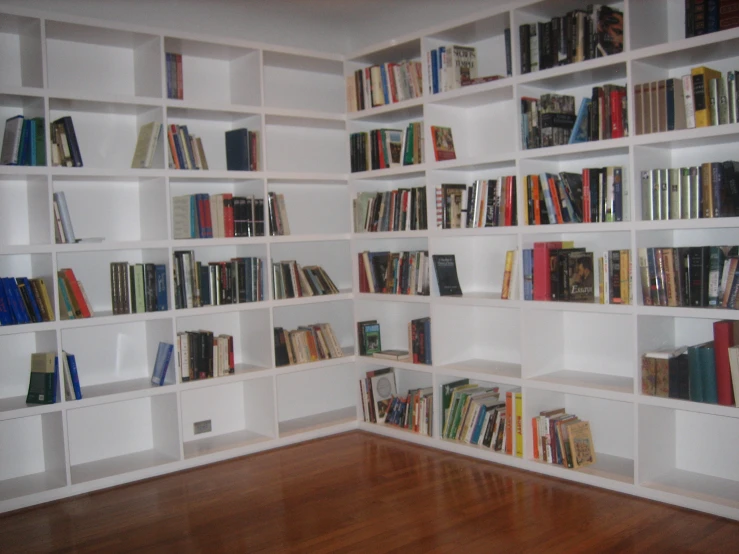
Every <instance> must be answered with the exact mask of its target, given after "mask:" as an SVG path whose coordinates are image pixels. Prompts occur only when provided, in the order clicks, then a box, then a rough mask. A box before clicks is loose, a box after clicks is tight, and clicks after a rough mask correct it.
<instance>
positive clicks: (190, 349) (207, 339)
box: [177, 330, 236, 382]
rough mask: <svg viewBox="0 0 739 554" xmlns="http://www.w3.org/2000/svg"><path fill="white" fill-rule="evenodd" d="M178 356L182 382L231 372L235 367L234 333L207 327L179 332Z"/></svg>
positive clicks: (221, 375) (220, 375)
mask: <svg viewBox="0 0 739 554" xmlns="http://www.w3.org/2000/svg"><path fill="white" fill-rule="evenodd" d="M177 359H178V361H179V367H180V377H181V379H182V381H183V382H186V381H196V380H199V379H210V378H213V377H223V376H225V375H231V374H233V373H234V371H235V368H236V366H235V364H234V342H233V337H232V336H231V335H226V334H220V335H215V334H214V333H213V332H212V331H204V330H200V331H182V332H179V333H177Z"/></svg>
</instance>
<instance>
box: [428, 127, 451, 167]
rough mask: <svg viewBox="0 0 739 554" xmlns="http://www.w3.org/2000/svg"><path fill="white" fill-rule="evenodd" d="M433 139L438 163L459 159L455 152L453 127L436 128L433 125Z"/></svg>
mask: <svg viewBox="0 0 739 554" xmlns="http://www.w3.org/2000/svg"><path fill="white" fill-rule="evenodd" d="M431 137H432V139H433V141H434V157H435V158H436V161H437V162H443V161H445V160H455V159H457V155H456V154H455V152H454V140H453V139H452V129H451V127H435V126H433V125H432V126H431Z"/></svg>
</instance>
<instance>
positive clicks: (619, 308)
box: [521, 299, 634, 314]
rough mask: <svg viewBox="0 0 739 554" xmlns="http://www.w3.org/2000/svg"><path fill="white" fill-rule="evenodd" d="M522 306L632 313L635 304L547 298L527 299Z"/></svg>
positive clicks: (558, 309) (559, 310)
mask: <svg viewBox="0 0 739 554" xmlns="http://www.w3.org/2000/svg"><path fill="white" fill-rule="evenodd" d="M521 304H522V306H523V307H524V309H526V310H548V311H555V312H580V313H601V314H631V313H633V312H634V306H632V305H630V304H600V303H599V302H598V301H597V299H596V302H555V301H551V302H549V301H546V300H543V301H542V300H525V301H522V303H521Z"/></svg>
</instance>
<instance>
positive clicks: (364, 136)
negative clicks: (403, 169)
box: [349, 122, 423, 173]
mask: <svg viewBox="0 0 739 554" xmlns="http://www.w3.org/2000/svg"><path fill="white" fill-rule="evenodd" d="M349 153H350V161H351V171H352V173H356V172H358V171H369V170H375V169H387V168H390V167H397V166H403V165H417V164H421V163H423V124H422V123H421V122H413V123H409V124H408V126H407V127H406V128H405V130H400V129H374V130H372V131H369V132H366V131H361V132H356V133H352V134H351V135H349Z"/></svg>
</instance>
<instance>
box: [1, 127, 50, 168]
mask: <svg viewBox="0 0 739 554" xmlns="http://www.w3.org/2000/svg"><path fill="white" fill-rule="evenodd" d="M44 127H45V125H44V118H43V117H33V118H25V117H23V116H22V115H16V116H14V117H10V118H8V119H7V120H5V131H4V132H3V145H2V149H0V165H46V143H45V141H44Z"/></svg>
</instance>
